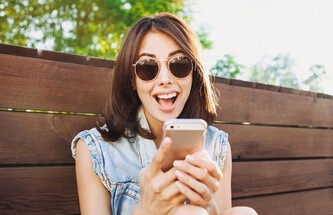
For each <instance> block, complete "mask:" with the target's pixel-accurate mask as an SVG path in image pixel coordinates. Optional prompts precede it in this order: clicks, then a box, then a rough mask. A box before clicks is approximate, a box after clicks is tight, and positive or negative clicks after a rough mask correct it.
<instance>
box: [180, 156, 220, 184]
mask: <svg viewBox="0 0 333 215" xmlns="http://www.w3.org/2000/svg"><path fill="white" fill-rule="evenodd" d="M186 161H188V162H189V163H190V164H192V165H194V166H197V167H200V168H202V169H206V170H207V171H208V173H209V174H210V175H211V176H212V177H214V178H215V179H216V180H217V181H220V180H221V178H222V171H221V169H220V168H219V167H218V166H217V164H216V163H215V162H214V161H213V160H211V159H207V158H198V157H195V156H194V155H187V156H186Z"/></svg>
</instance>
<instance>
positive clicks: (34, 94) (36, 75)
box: [0, 54, 111, 113]
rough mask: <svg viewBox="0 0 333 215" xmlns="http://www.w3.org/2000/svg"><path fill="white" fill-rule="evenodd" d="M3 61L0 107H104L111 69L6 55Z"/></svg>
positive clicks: (99, 109) (76, 109)
mask: <svg viewBox="0 0 333 215" xmlns="http://www.w3.org/2000/svg"><path fill="white" fill-rule="evenodd" d="M0 62H2V63H1V67H0V107H11V108H27V109H38V110H57V111H72V112H87V113H101V112H102V110H103V108H104V104H105V99H106V95H107V93H108V88H109V85H110V74H111V69H108V68H102V67H94V66H88V65H79V64H73V63H65V62H57V61H51V60H42V59H37V58H28V57H20V56H14V55H5V54H0ZM4 62H5V63H4Z"/></svg>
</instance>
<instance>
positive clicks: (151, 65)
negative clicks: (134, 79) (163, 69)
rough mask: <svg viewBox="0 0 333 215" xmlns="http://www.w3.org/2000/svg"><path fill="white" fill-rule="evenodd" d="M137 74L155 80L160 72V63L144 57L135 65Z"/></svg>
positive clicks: (145, 78)
mask: <svg viewBox="0 0 333 215" xmlns="http://www.w3.org/2000/svg"><path fill="white" fill-rule="evenodd" d="M135 72H136V75H137V76H138V77H139V78H140V79H142V80H144V81H150V80H153V79H154V78H155V77H156V75H157V73H158V63H157V62H156V61H155V60H154V59H143V60H140V61H138V62H137V64H136V65H135Z"/></svg>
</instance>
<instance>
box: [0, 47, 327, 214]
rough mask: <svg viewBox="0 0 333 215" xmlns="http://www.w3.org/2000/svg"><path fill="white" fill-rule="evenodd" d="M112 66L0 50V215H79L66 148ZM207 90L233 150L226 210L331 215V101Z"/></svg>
mask: <svg viewBox="0 0 333 215" xmlns="http://www.w3.org/2000/svg"><path fill="white" fill-rule="evenodd" d="M113 66H114V61H111V60H103V59H97V58H91V57H83V56H78V55H71V54H67V53H59V52H52V51H41V50H36V49H30V48H25V47H18V46H11V45H5V44H0V110H1V111H0V122H1V123H0V151H1V155H0V211H1V212H0V214H26V213H28V214H29V213H30V214H79V213H80V212H79V205H78V196H77V188H76V181H75V167H74V160H73V158H72V157H71V152H70V144H69V141H70V138H71V137H72V136H73V135H75V134H76V133H77V132H79V131H81V130H83V129H89V128H91V127H93V126H95V120H96V119H97V117H98V114H100V113H101V112H102V109H103V106H104V100H105V98H106V94H107V92H108V87H109V83H110V73H112V68H113ZM215 86H216V87H217V88H218V89H219V91H220V93H221V98H220V106H221V109H219V112H218V120H217V121H216V123H215V126H217V127H218V128H220V129H222V130H224V131H226V132H228V133H229V140H230V143H231V147H232V156H233V180H232V181H233V182H232V193H233V205H248V206H251V207H253V208H255V209H256V210H257V211H258V213H259V214H332V211H333V97H332V96H329V95H325V94H319V93H313V92H306V91H301V90H295V89H289V88H283V87H278V86H270V85H264V84H259V83H252V82H245V81H240V80H232V79H222V78H216V79H215ZM96 114H97V115H96ZM59 128H60V129H61V131H60V134H61V135H60V134H59V131H57V129H59ZM62 136H66V137H67V139H64V138H63V137H62Z"/></svg>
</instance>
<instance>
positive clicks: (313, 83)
mask: <svg viewBox="0 0 333 215" xmlns="http://www.w3.org/2000/svg"><path fill="white" fill-rule="evenodd" d="M309 71H310V72H311V75H310V76H309V77H308V78H307V79H305V80H304V81H303V84H304V85H305V86H307V88H308V90H310V91H313V92H322V91H323V90H322V87H321V86H320V83H321V82H322V78H323V77H324V76H325V74H326V70H325V67H324V65H322V64H314V65H312V66H311V67H310V69H309Z"/></svg>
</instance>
